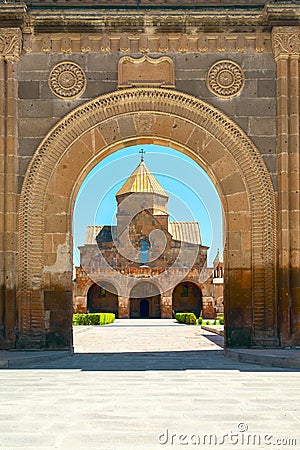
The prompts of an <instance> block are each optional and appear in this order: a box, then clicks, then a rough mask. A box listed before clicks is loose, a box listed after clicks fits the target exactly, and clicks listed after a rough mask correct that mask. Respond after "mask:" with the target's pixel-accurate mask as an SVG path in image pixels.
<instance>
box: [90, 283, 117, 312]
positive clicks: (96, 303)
mask: <svg viewBox="0 0 300 450" xmlns="http://www.w3.org/2000/svg"><path fill="white" fill-rule="evenodd" d="M86 312H87V313H113V314H115V316H116V318H117V317H118V294H117V290H116V288H115V287H114V286H113V284H111V283H105V282H101V283H94V284H92V285H91V286H90V288H89V290H88V292H87V295H86Z"/></svg>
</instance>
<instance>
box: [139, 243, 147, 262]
mask: <svg viewBox="0 0 300 450" xmlns="http://www.w3.org/2000/svg"><path fill="white" fill-rule="evenodd" d="M140 249H141V263H142V264H147V263H148V261H149V242H148V241H146V240H145V239H144V240H143V241H141V243H140Z"/></svg>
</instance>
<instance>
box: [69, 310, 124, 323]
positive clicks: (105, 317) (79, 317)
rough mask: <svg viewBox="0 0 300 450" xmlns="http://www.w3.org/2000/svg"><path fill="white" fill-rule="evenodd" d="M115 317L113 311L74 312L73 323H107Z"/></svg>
mask: <svg viewBox="0 0 300 450" xmlns="http://www.w3.org/2000/svg"><path fill="white" fill-rule="evenodd" d="M115 318H116V316H115V314H112V313H93V314H73V325H107V324H108V323H112V322H113V321H114V320H115Z"/></svg>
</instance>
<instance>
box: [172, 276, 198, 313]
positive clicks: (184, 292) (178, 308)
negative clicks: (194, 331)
mask: <svg viewBox="0 0 300 450" xmlns="http://www.w3.org/2000/svg"><path fill="white" fill-rule="evenodd" d="M172 310H173V311H174V314H176V313H179V312H192V313H194V314H195V315H196V317H199V316H200V315H201V312H202V292H201V289H200V288H199V286H197V284H195V283H191V282H190V281H183V282H182V283H179V284H177V286H176V287H175V288H174V290H173V294H172Z"/></svg>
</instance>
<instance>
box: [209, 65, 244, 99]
mask: <svg viewBox="0 0 300 450" xmlns="http://www.w3.org/2000/svg"><path fill="white" fill-rule="evenodd" d="M244 81H245V77H244V73H243V71H242V69H241V68H240V66H239V65H238V64H237V63H235V62H234V61H228V60H223V61H217V62H216V63H215V64H213V65H212V66H211V67H210V69H209V71H208V72H207V78H206V84H207V87H208V89H209V90H210V91H211V92H212V93H213V94H214V95H216V96H217V97H221V98H231V97H234V96H235V95H238V94H239V93H240V92H241V90H242V89H243V86H244Z"/></svg>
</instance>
